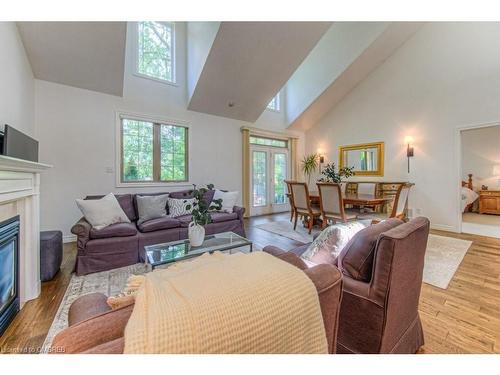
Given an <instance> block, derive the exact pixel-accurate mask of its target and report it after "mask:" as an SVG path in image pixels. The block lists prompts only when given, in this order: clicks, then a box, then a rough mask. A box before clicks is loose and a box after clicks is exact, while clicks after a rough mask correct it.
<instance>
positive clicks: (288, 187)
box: [284, 180, 295, 222]
mask: <svg viewBox="0 0 500 375" xmlns="http://www.w3.org/2000/svg"><path fill="white" fill-rule="evenodd" d="M284 181H285V184H286V189H287V194H286V195H287V197H288V202H289V203H290V212H291V214H290V222H292V221H293V217H294V216H295V205H294V204H293V198H292V187H291V186H290V184H291V183H292V182H295V181H291V180H284Z"/></svg>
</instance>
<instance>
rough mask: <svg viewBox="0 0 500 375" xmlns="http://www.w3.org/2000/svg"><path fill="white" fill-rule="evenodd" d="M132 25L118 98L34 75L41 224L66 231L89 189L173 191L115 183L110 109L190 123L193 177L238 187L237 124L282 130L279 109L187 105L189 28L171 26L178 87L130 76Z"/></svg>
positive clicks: (94, 191) (113, 124) (97, 191)
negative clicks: (239, 116)
mask: <svg viewBox="0 0 500 375" xmlns="http://www.w3.org/2000/svg"><path fill="white" fill-rule="evenodd" d="M131 27H133V25H129V29H128V32H127V39H128V40H127V46H128V47H127V52H126V66H125V81H124V96H123V98H121V97H117V96H112V95H106V94H101V93H97V92H93V91H88V90H82V89H78V88H73V87H69V86H64V85H59V84H55V83H50V82H46V81H40V80H36V84H35V91H36V127H37V130H38V133H39V138H40V160H41V161H42V162H44V163H48V164H52V165H54V168H53V169H51V170H50V171H48V172H47V173H44V174H43V176H42V182H41V226H42V229H60V230H62V231H63V233H64V235H65V236H69V235H70V228H71V226H72V225H73V224H74V223H75V222H76V220H78V218H79V217H80V216H81V213H80V212H79V210H78V209H77V207H76V205H75V199H76V198H79V197H83V196H85V195H89V194H105V193H108V192H110V191H113V192H115V193H122V192H134V191H172V190H174V189H177V190H178V189H183V188H185V184H184V185H183V186H178V185H175V186H169V187H164V188H159V187H156V188H118V187H116V181H115V172H116V171H115V127H116V122H115V113H116V111H125V112H132V113H138V114H144V115H148V116H160V117H162V118H165V117H166V118H171V119H177V120H184V121H187V122H189V125H190V130H189V142H190V145H189V158H190V167H189V174H190V182H192V183H196V184H206V183H214V184H215V185H216V187H220V188H224V189H230V190H238V191H240V192H241V190H242V187H241V180H242V175H241V163H242V161H241V154H242V148H241V132H240V128H241V127H242V126H254V127H263V128H266V129H271V130H284V129H285V121H284V114H283V113H275V112H270V111H265V113H264V114H263V115H262V116H261V118H260V119H259V120H258V121H257V123H256V124H249V123H246V122H241V121H235V120H232V119H226V118H222V117H216V116H211V115H206V114H201V113H197V112H193V111H188V110H186V107H187V87H186V63H185V62H186V43H185V41H186V27H185V24H184V23H178V24H177V25H176V33H177V43H176V45H177V50H176V52H177V85H175V86H174V85H168V84H163V83H159V82H156V81H152V80H148V79H144V78H141V77H138V76H135V75H133V67H134V58H135V56H134V53H133V50H132V49H131V48H129V46H130V45H132V44H133V36H134V32H133V30H132V29H131Z"/></svg>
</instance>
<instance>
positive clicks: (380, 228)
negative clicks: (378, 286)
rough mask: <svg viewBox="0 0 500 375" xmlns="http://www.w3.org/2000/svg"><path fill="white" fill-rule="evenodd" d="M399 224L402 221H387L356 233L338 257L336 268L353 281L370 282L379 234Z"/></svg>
mask: <svg viewBox="0 0 500 375" xmlns="http://www.w3.org/2000/svg"><path fill="white" fill-rule="evenodd" d="M401 224H403V221H402V220H399V219H389V220H385V221H383V222H381V223H379V224H375V225H371V226H369V227H367V228H365V229H362V230H360V231H359V232H358V233H356V235H355V236H354V237H353V238H352V239H351V240H350V241H349V242H348V243H347V245H346V246H345V247H344V249H343V250H342V251H341V252H340V255H339V257H338V266H339V269H340V270H341V271H342V273H344V274H345V275H347V276H350V277H351V278H353V279H355V280H360V281H365V282H368V281H370V280H371V277H372V266H373V259H374V254H375V247H376V246H377V240H378V238H379V236H380V234H382V233H384V232H387V231H388V230H390V229H392V228H395V227H397V226H398V225H401Z"/></svg>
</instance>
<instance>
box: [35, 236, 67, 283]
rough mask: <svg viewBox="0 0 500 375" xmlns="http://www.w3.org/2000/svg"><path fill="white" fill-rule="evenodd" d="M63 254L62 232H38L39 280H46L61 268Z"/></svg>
mask: <svg viewBox="0 0 500 375" xmlns="http://www.w3.org/2000/svg"><path fill="white" fill-rule="evenodd" d="M62 254H63V243H62V232H61V231H59V230H50V231H43V232H40V280H42V281H48V280H52V278H53V277H54V276H55V275H56V273H57V271H59V268H61V263H62Z"/></svg>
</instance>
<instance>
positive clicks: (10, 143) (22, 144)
mask: <svg viewBox="0 0 500 375" xmlns="http://www.w3.org/2000/svg"><path fill="white" fill-rule="evenodd" d="M1 152H2V155H5V156H10V157H13V158H18V159H24V160H29V161H34V162H38V141H37V140H35V139H33V138H31V137H29V136H27V135H26V134H24V133H21V132H20V131H19V130H16V129H14V128H13V127H12V126H9V125H5V128H4V133H3V146H2V147H1Z"/></svg>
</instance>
